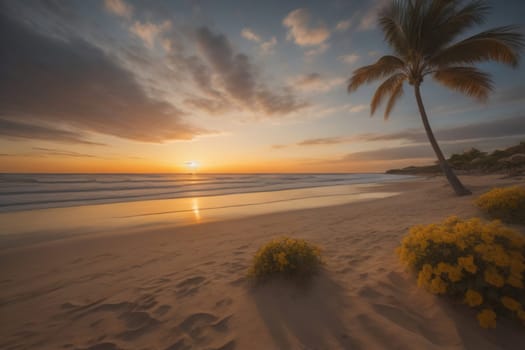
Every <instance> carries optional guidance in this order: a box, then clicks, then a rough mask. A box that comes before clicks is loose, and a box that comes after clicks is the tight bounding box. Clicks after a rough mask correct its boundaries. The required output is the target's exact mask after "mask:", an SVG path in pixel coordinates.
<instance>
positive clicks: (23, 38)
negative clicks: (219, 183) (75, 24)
mask: <svg viewBox="0 0 525 350" xmlns="http://www.w3.org/2000/svg"><path fill="white" fill-rule="evenodd" d="M0 16H1V19H0V27H1V28H0V39H1V41H2V42H3V43H5V44H4V46H3V49H4V50H6V52H10V54H9V55H1V56H0V77H2V78H1V79H0V106H1V107H0V115H4V116H6V117H7V118H8V119H10V120H14V119H16V120H17V122H19V123H25V124H29V125H37V123H48V124H50V123H55V124H57V125H58V124H60V125H63V126H67V127H68V128H69V129H71V130H78V129H81V130H84V131H86V132H92V133H99V134H106V135H112V136H117V137H121V138H127V139H132V140H137V141H146V142H162V141H166V140H187V139H191V138H193V137H195V136H197V135H201V134H204V133H206V132H207V131H206V130H204V129H203V128H200V127H197V126H195V125H192V124H190V123H189V122H187V121H185V120H184V118H185V117H186V115H187V114H186V113H185V112H183V111H182V110H181V109H179V108H177V107H176V106H174V105H173V104H171V103H168V102H166V101H164V100H161V99H158V98H154V97H152V96H150V95H149V94H147V93H146V92H145V91H144V89H143V88H142V87H141V86H140V85H139V84H138V82H137V80H136V77H135V76H134V74H133V73H132V72H131V71H129V70H128V69H126V68H123V67H122V66H121V65H120V64H119V63H118V62H117V61H116V60H115V59H114V58H113V57H111V56H109V55H108V54H106V53H105V52H104V51H103V50H101V49H100V48H98V47H96V46H94V45H92V44H90V43H88V42H87V41H85V40H82V39H79V38H76V37H68V38H67V40H60V39H57V38H55V37H51V36H45V35H43V34H41V33H38V32H36V31H34V30H33V29H32V28H29V27H26V25H25V24H23V23H21V22H19V21H17V20H16V19H13V18H10V17H6V16H5V15H4V14H1V15H0Z"/></svg>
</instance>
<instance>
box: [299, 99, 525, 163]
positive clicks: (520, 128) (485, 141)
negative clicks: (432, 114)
mask: <svg viewBox="0 0 525 350" xmlns="http://www.w3.org/2000/svg"><path fill="white" fill-rule="evenodd" d="M363 108H367V106H365V105H357V106H352V107H348V106H345V109H349V110H353V111H354V112H355V113H357V112H359V111H360V110H362V109H363ZM434 134H435V136H436V138H437V139H438V142H439V143H440V145H442V146H443V147H444V149H445V150H447V149H448V150H453V151H461V150H462V148H458V146H457V145H463V146H465V145H467V146H468V145H469V144H470V147H473V145H481V146H483V145H489V144H500V143H501V140H505V139H509V138H517V139H520V138H524V137H525V118H524V117H515V118H507V119H502V120H494V121H488V122H480V123H477V124H471V125H462V126H457V127H452V128H443V129H437V130H435V131H434ZM378 141H379V142H384V141H406V142H409V143H410V144H409V145H407V146H403V147H397V148H396V149H397V151H402V150H405V149H410V148H411V147H414V148H418V147H421V145H423V146H424V147H426V145H427V143H428V139H427V136H426V133H425V132H424V131H423V130H422V129H406V130H404V131H401V132H395V133H388V134H379V133H365V134H357V135H352V136H332V137H324V138H312V139H306V140H303V141H301V142H298V143H297V145H298V146H319V145H335V144H342V143H358V142H359V143H362V142H378ZM397 151H396V152H397ZM367 152H368V151H367ZM371 152H372V151H371ZM414 152H415V151H410V152H409V153H407V154H406V155H405V156H406V157H407V158H413V156H414V154H415V153H414ZM366 154H367V155H368V153H366ZM371 154H372V155H373V154H375V151H373V152H372V153H371ZM385 154H387V155H388V154H390V153H389V152H386V153H385ZM385 159H388V158H385Z"/></svg>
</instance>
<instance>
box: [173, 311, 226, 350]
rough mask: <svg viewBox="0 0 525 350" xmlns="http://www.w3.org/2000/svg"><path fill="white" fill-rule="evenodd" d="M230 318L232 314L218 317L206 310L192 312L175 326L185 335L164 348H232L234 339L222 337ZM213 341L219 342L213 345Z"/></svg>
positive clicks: (216, 349) (175, 349)
mask: <svg viewBox="0 0 525 350" xmlns="http://www.w3.org/2000/svg"><path fill="white" fill-rule="evenodd" d="M231 318H232V315H229V316H226V317H223V318H222V319H219V317H217V316H216V315H213V314H210V313H207V312H198V313H195V314H192V315H190V316H188V317H186V318H185V319H184V320H183V321H182V322H181V323H180V324H179V326H178V327H176V330H177V331H181V332H183V333H184V334H186V335H185V336H183V337H182V338H181V339H179V340H178V341H177V342H176V343H174V344H172V345H171V346H169V347H168V348H167V349H166V350H183V349H193V348H199V349H200V348H206V349H210V350H211V349H214V350H233V349H234V348H235V340H233V339H224V338H225V337H226V336H227V333H228V330H229V328H230V326H229V322H230V319H231ZM221 338H222V339H221ZM215 343H219V345H215Z"/></svg>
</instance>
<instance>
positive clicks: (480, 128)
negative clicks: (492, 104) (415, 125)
mask: <svg viewBox="0 0 525 350" xmlns="http://www.w3.org/2000/svg"><path fill="white" fill-rule="evenodd" d="M434 134H435V136H436V138H437V140H438V142H439V141H458V140H476V139H489V138H497V137H510V136H519V135H525V117H523V116H520V117H512V118H506V119H500V120H492V121H487V122H479V123H475V124H470V125H461V126H456V127H451V128H443V129H436V130H435V131H434ZM362 137H363V139H364V140H366V141H393V140H405V141H408V142H426V141H427V136H426V134H425V132H424V131H423V130H421V129H407V130H405V131H401V132H397V133H390V134H365V135H362Z"/></svg>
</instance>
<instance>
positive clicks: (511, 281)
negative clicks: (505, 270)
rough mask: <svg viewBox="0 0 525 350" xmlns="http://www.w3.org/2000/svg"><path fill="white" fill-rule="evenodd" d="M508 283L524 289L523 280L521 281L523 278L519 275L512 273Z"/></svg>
mask: <svg viewBox="0 0 525 350" xmlns="http://www.w3.org/2000/svg"><path fill="white" fill-rule="evenodd" d="M507 284H508V285H510V286H513V287H516V288H519V289H523V282H522V281H521V278H520V277H519V276H515V275H512V274H511V275H510V276H509V278H508V279H507Z"/></svg>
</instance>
